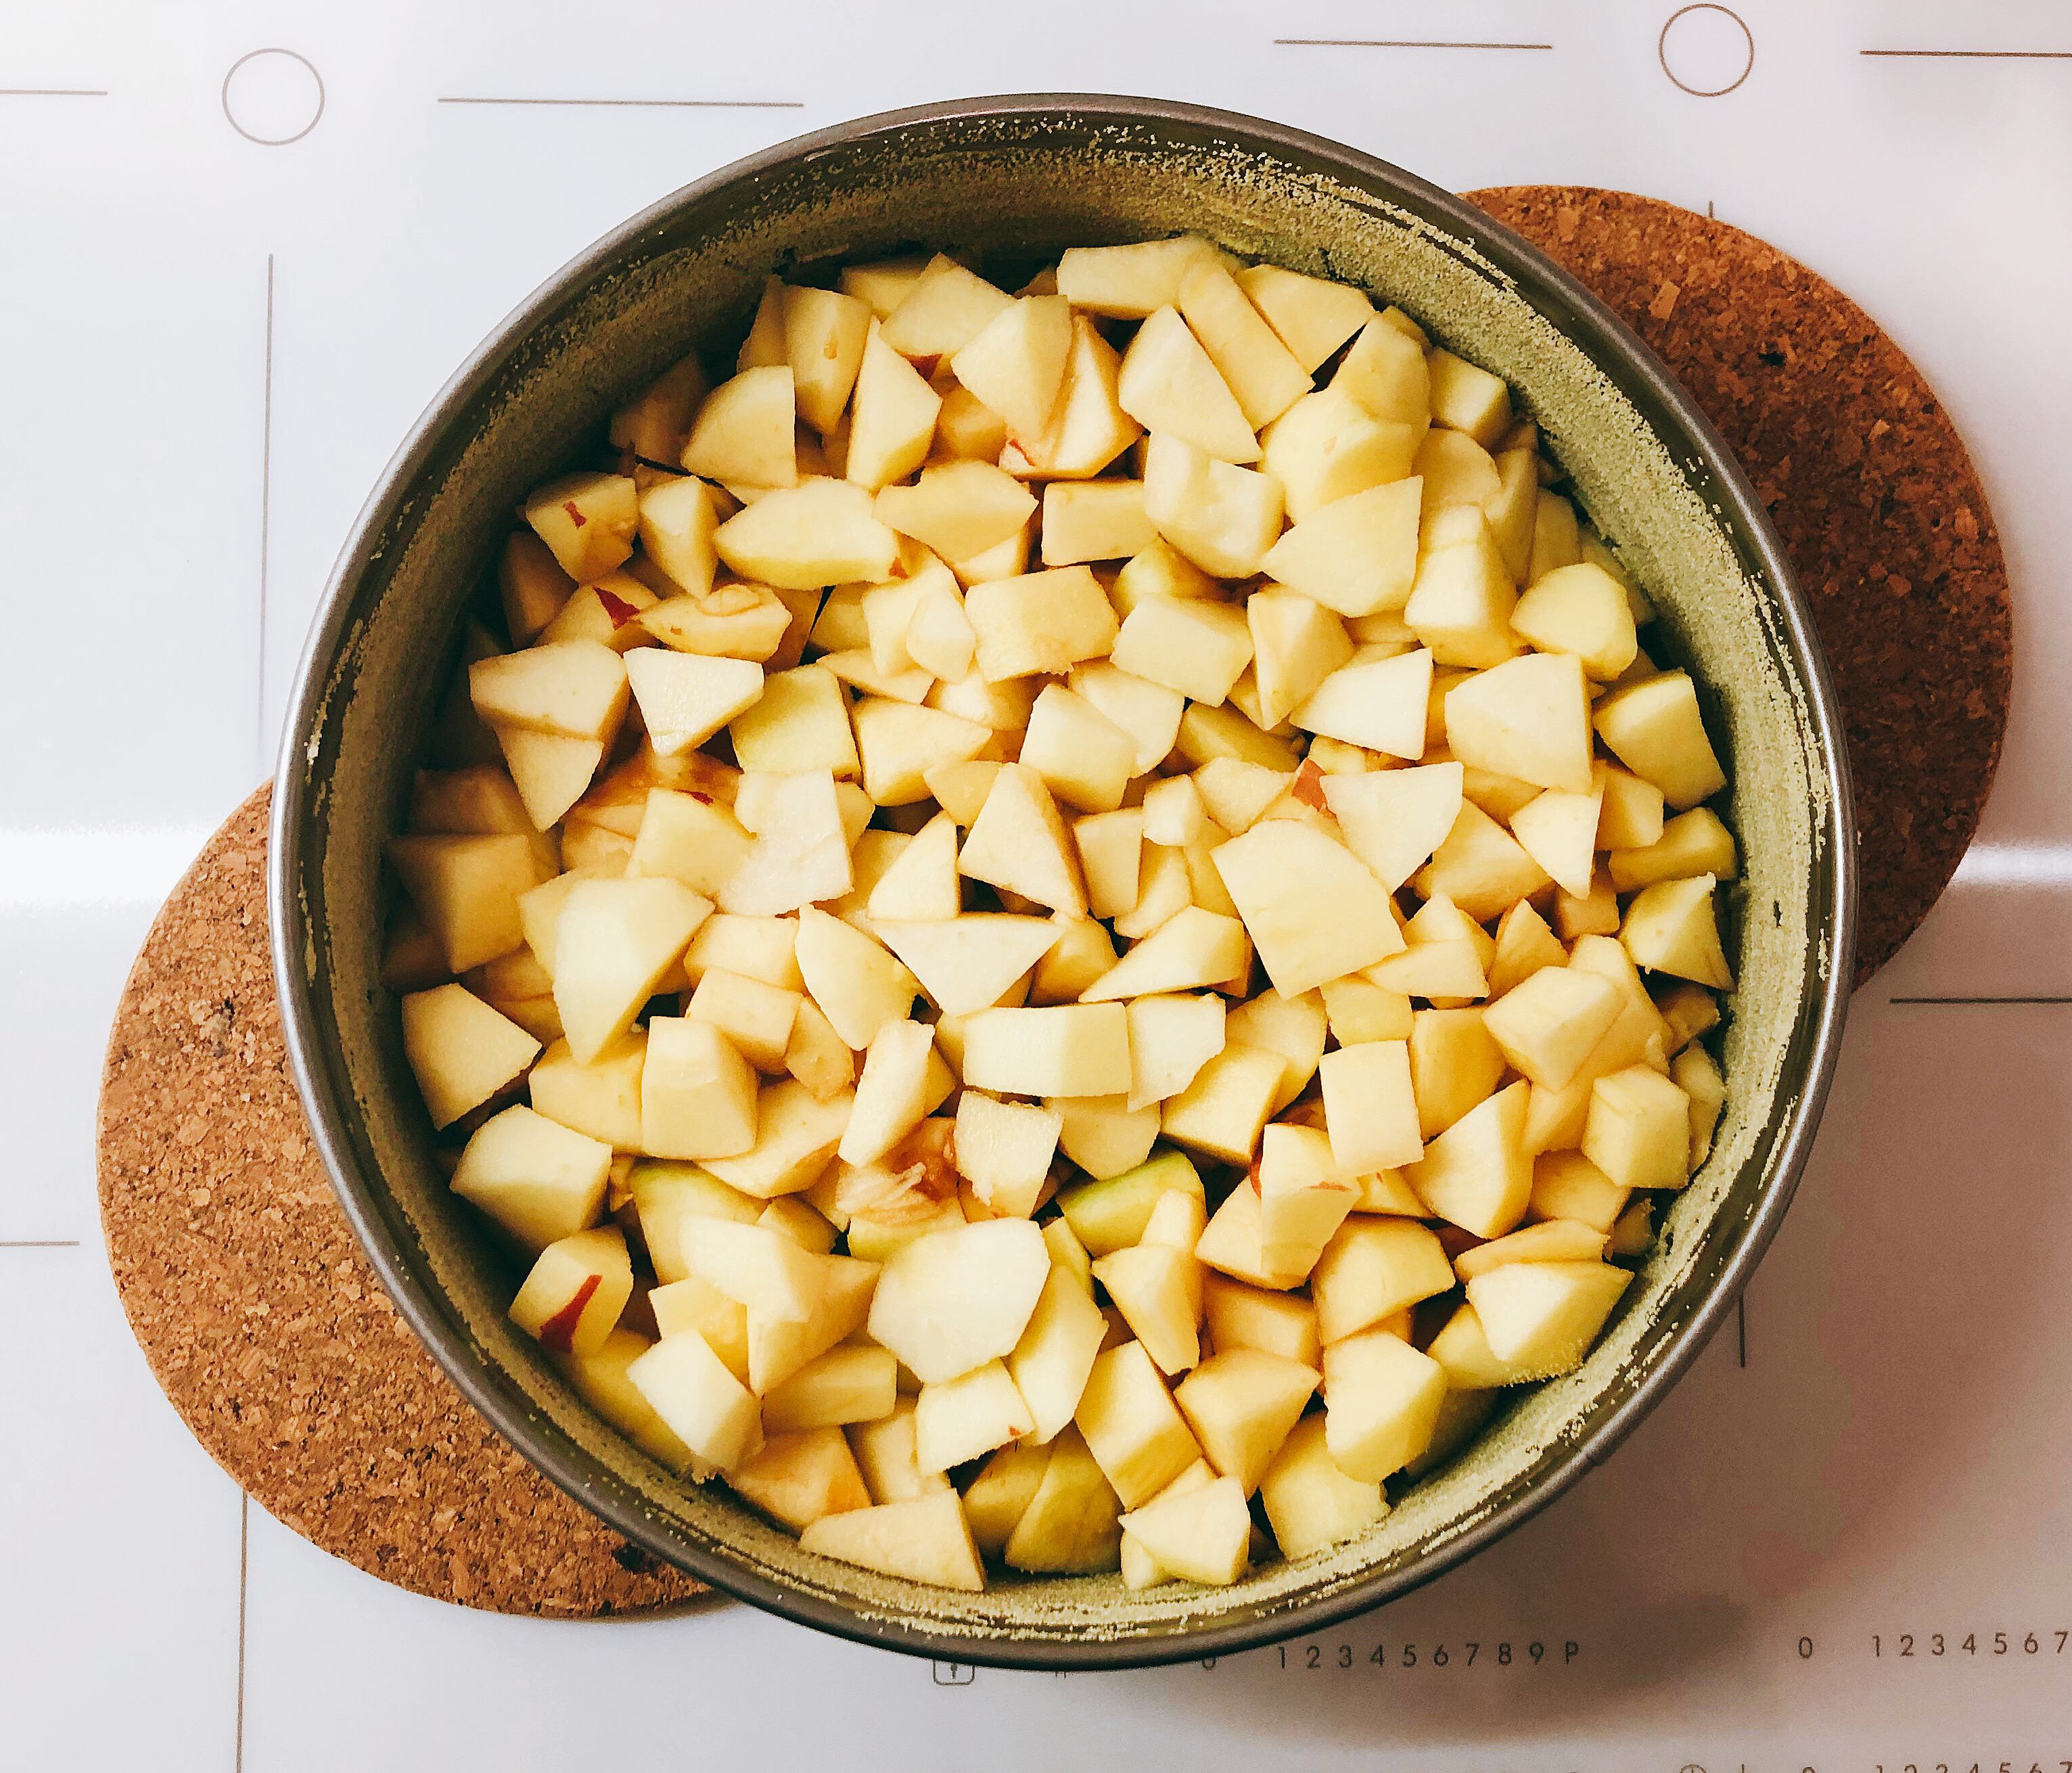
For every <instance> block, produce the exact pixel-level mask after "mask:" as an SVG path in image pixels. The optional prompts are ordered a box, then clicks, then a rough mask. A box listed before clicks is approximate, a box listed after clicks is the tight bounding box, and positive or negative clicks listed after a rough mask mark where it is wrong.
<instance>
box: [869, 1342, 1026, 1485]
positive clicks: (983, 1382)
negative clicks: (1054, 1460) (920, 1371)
mask: <svg viewBox="0 0 2072 1773" xmlns="http://www.w3.org/2000/svg"><path fill="white" fill-rule="evenodd" d="M889 1407H890V1406H889V1405H888V1408H889ZM1033 1425H1034V1417H1033V1414H1032V1413H1031V1412H1030V1408H1029V1406H1028V1405H1027V1404H1026V1403H1025V1402H1024V1401H1022V1393H1021V1392H1020V1391H1019V1390H1017V1388H1016V1387H1015V1384H1014V1381H1013V1380H1012V1379H1011V1378H1009V1376H1008V1372H1007V1368H1005V1366H1004V1365H1003V1364H1001V1362H999V1361H997V1360H989V1361H988V1362H986V1364H985V1365H984V1366H981V1367H975V1368H972V1370H971V1371H970V1372H968V1373H964V1374H960V1376H958V1377H956V1378H955V1379H950V1380H942V1381H940V1382H939V1383H936V1384H923V1386H922V1387H921V1395H920V1397H919V1401H917V1402H916V1404H915V1409H914V1459H915V1464H916V1465H918V1466H919V1467H920V1469H921V1470H922V1471H923V1472H928V1471H948V1469H949V1468H950V1467H952V1466H953V1465H962V1464H964V1463H965V1462H967V1461H968V1460H971V1459H976V1458H979V1457H980V1455H981V1454H987V1453H990V1452H992V1451H993V1449H994V1448H995V1447H998V1446H1005V1445H1006V1444H1007V1443H1008V1442H1010V1441H1018V1440H1020V1439H1021V1438H1022V1437H1023V1436H1024V1435H1026V1434H1028V1433H1029V1432H1030V1429H1031V1427H1032V1426H1033Z"/></svg>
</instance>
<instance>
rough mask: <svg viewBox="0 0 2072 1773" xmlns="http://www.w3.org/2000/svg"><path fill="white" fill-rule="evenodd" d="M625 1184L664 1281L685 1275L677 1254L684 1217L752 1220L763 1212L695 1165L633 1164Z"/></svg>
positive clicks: (658, 1274)
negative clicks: (628, 1188)
mask: <svg viewBox="0 0 2072 1773" xmlns="http://www.w3.org/2000/svg"><path fill="white" fill-rule="evenodd" d="M627 1186H628V1187H630V1188H631V1191H632V1194H633V1203H634V1210H635V1211H636V1212H637V1213H638V1214H639V1220H640V1236H641V1240H642V1241H643V1243H645V1244H647V1246H648V1261H649V1262H650V1264H651V1265H652V1266H653V1268H654V1270H655V1274H656V1278H657V1279H658V1280H660V1281H664V1282H669V1281H680V1280H683V1279H685V1278H686V1277H688V1276H689V1273H690V1272H691V1271H690V1269H689V1268H688V1267H687V1266H685V1263H684V1260H683V1257H682V1255H681V1253H680V1232H681V1228H682V1226H683V1223H684V1221H685V1220H687V1219H697V1218H708V1219H709V1218H719V1219H727V1220H733V1221H734V1222H735V1223H736V1224H744V1225H746V1224H754V1222H755V1220H756V1218H757V1216H759V1214H760V1213H761V1211H762V1210H763V1203H761V1202H760V1201H757V1200H751V1199H749V1197H748V1196H747V1195H743V1194H741V1193H738V1192H737V1191H735V1190H734V1189H732V1188H730V1187H727V1186H726V1183H723V1182H722V1181H721V1180H720V1179H718V1178H717V1176H714V1175H712V1174H709V1173H708V1172H706V1171H705V1170H701V1169H699V1168H698V1167H697V1166H695V1165H693V1164H688V1163H672V1162H640V1163H636V1164H635V1166H633V1171H632V1174H631V1179H630V1180H629V1182H628V1184H627Z"/></svg>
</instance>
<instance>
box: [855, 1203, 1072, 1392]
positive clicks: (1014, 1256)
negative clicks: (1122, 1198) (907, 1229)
mask: <svg viewBox="0 0 2072 1773" xmlns="http://www.w3.org/2000/svg"><path fill="white" fill-rule="evenodd" d="M1049 1273H1050V1251H1049V1249H1048V1248H1047V1246H1046V1244H1044V1242H1043V1234H1042V1232H1040V1231H1038V1229H1037V1228H1036V1227H1035V1226H1034V1224H1030V1222H1029V1221H1028V1220H1023V1219H995V1220H986V1221H985V1223H983V1224H976V1225H964V1226H961V1227H959V1228H955V1229H953V1230H949V1231H942V1232H934V1233H932V1234H931V1235H930V1236H927V1237H923V1238H921V1239H919V1240H917V1241H916V1242H915V1243H912V1244H908V1245H907V1246H906V1249H903V1250H902V1251H900V1252H899V1253H898V1255H896V1256H895V1257H893V1258H892V1260H891V1261H890V1262H888V1263H887V1264H886V1267H885V1272H884V1273H883V1274H882V1275H881V1276H880V1277H879V1279H878V1290H877V1292H876V1294H875V1295H874V1298H873V1299H872V1301H871V1307H870V1334H871V1336H872V1338H873V1339H874V1340H875V1341H877V1342H878V1343H882V1345H883V1346H884V1347H887V1348H890V1350H891V1351H893V1352H894V1354H896V1355H898V1357H899V1358H900V1360H902V1361H903V1362H904V1363H905V1364H906V1365H907V1366H908V1367H909V1368H911V1369H912V1370H913V1372H914V1373H915V1375H916V1376H918V1377H919V1379H920V1380H921V1381H922V1383H923V1384H935V1383H937V1382H939V1381H941V1380H948V1379H955V1378H957V1377H959V1376H960V1375H962V1374H964V1373H968V1372H970V1371H971V1370H972V1368H974V1367H980V1366H983V1365H984V1364H985V1363H986V1362H987V1361H989V1360H997V1359H999V1358H1000V1357H1001V1356H1003V1355H1008V1354H1010V1353H1012V1352H1013V1349H1014V1347H1015V1344H1016V1343H1018V1342H1019V1341H1020V1340H1021V1339H1022V1332H1023V1331H1025V1330H1026V1329H1027V1327H1028V1326H1029V1319H1030V1316H1031V1315H1032V1314H1034V1311H1035V1309H1036V1302H1037V1300H1038V1298H1039V1297H1040V1296H1041V1294H1042V1290H1043V1283H1044V1281H1045V1279H1046V1277H1047V1276H1048V1275H1049Z"/></svg>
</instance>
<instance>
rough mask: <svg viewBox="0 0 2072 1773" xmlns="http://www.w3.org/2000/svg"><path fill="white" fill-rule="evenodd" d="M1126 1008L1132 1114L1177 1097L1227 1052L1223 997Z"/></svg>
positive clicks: (1161, 998)
mask: <svg viewBox="0 0 2072 1773" xmlns="http://www.w3.org/2000/svg"><path fill="white" fill-rule="evenodd" d="M1182 915H1186V914H1185V913H1182ZM1204 915H1207V914H1206V913H1205V914H1204ZM1152 940H1156V937H1153V938H1152ZM1225 976H1226V977H1227V975H1225ZM1211 982H1213V981H1211ZM1126 1008H1127V1012H1128V1018H1129V1068H1130V1084H1129V1100H1128V1106H1129V1107H1130V1108H1131V1109H1141V1108H1144V1107H1146V1106H1148V1105H1150V1104H1152V1103H1154V1102H1161V1101H1164V1100H1165V1099H1166V1098H1167V1097H1169V1096H1178V1094H1180V1092H1182V1091H1183V1090H1184V1089H1186V1087H1187V1086H1188V1085H1189V1084H1191V1083H1192V1082H1193V1081H1194V1079H1195V1077H1196V1076H1198V1074H1199V1073H1200V1072H1201V1069H1202V1067H1203V1066H1204V1065H1206V1064H1207V1063H1208V1062H1209V1061H1210V1060H1211V1059H1214V1058H1215V1056H1216V1055H1217V1054H1218V1053H1219V1052H1221V1051H1223V1015H1224V1010H1223V999H1222V998H1219V997H1215V996H1214V995H1212V994H1208V995H1203V996H1199V997H1188V996H1185V995H1181V994H1168V993H1157V994H1153V995H1140V996H1137V997H1136V998H1133V999H1132V1000H1131V1002H1129V1003H1128V1006H1126Z"/></svg>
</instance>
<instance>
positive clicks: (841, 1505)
mask: <svg viewBox="0 0 2072 1773" xmlns="http://www.w3.org/2000/svg"><path fill="white" fill-rule="evenodd" d="M727 1482H728V1483H730V1484H731V1485H732V1486H733V1487H734V1489H735V1490H737V1491H739V1492H740V1494H741V1496H742V1499H744V1500H745V1501H746V1502H749V1503H750V1504H754V1506H755V1507H756V1508H760V1509H761V1510H762V1511H763V1513H765V1514H766V1515H768V1516H770V1517H771V1519H772V1520H775V1521H777V1522H778V1523H779V1524H780V1525H783V1526H786V1527H788V1528H791V1531H792V1532H804V1531H805V1529H806V1528H808V1527H810V1526H811V1525H812V1524H813V1523H814V1522H815V1521H816V1520H820V1519H822V1518H823V1517H824V1516H828V1515H839V1514H847V1513H849V1512H851V1511H853V1510H854V1509H858V1508H869V1507H870V1491H868V1490H867V1489H865V1487H864V1482H863V1474H862V1473H861V1471H858V1470H857V1462H856V1455H855V1454H853V1453H852V1452H850V1451H849V1442H847V1441H845V1440H844V1439H843V1438H842V1432H841V1430H840V1429H838V1428H813V1429H805V1430H800V1432H798V1433H796V1434H772V1435H771V1436H770V1438H768V1439H767V1440H766V1441H765V1442H763V1450H762V1451H761V1452H760V1453H758V1454H756V1455H755V1456H754V1458H751V1459H750V1460H749V1461H748V1462H747V1463H746V1464H745V1465H742V1466H739V1467H736V1468H735V1469H734V1471H733V1472H732V1473H731V1474H730V1475H729V1476H728V1478H727Z"/></svg>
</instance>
